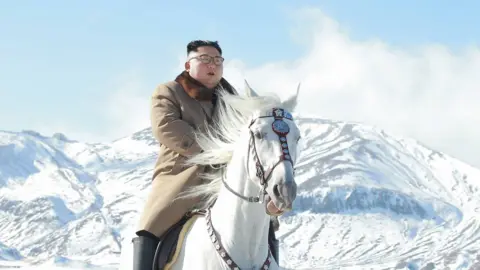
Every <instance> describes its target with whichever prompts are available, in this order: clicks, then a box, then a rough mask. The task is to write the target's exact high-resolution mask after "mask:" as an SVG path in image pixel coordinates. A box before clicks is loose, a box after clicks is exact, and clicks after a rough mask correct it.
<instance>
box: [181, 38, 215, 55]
mask: <svg viewBox="0 0 480 270" xmlns="http://www.w3.org/2000/svg"><path fill="white" fill-rule="evenodd" d="M203 46H211V47H214V48H215V49H217V50H218V52H219V53H220V55H221V54H222V48H220V45H218V41H210V40H193V41H190V42H189V43H188V45H187V55H188V54H189V53H190V52H192V51H193V52H196V51H197V50H198V48H199V47H203Z"/></svg>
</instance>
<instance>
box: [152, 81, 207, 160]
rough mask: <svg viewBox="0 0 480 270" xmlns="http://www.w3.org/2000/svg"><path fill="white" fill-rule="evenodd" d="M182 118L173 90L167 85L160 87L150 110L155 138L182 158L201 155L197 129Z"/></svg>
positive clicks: (156, 90)
mask: <svg viewBox="0 0 480 270" xmlns="http://www.w3.org/2000/svg"><path fill="white" fill-rule="evenodd" d="M180 116H181V113H180V105H179V104H178V102H177V101H176V99H175V97H174V95H173V93H172V92H171V90H170V89H169V88H168V87H167V86H165V85H160V86H158V87H157V89H155V91H154V93H153V95H152V100H151V108H150V119H151V126H152V132H153V136H154V137H155V138H156V139H157V140H158V141H159V142H160V143H161V144H164V145H165V146H166V147H168V148H169V149H171V150H173V151H175V152H177V153H179V154H180V155H182V156H190V155H192V154H196V153H200V152H201V148H200V146H199V145H198V144H197V143H196V141H195V137H194V132H195V129H194V128H193V126H191V125H190V124H189V123H188V122H186V121H183V120H182V119H181V118H180Z"/></svg>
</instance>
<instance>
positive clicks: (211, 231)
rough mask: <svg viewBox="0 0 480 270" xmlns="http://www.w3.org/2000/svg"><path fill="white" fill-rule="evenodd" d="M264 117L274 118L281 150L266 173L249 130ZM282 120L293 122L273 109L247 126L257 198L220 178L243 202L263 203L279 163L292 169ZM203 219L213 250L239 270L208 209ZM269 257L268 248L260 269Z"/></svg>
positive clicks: (234, 268)
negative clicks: (213, 223)
mask: <svg viewBox="0 0 480 270" xmlns="http://www.w3.org/2000/svg"><path fill="white" fill-rule="evenodd" d="M266 117H274V118H275V120H274V121H273V123H272V130H273V131H274V132H275V133H276V134H277V135H278V139H279V140H280V145H281V149H282V154H281V155H280V158H279V160H278V161H277V162H276V163H275V164H274V165H273V166H272V167H271V168H270V169H269V170H268V171H265V168H264V167H263V165H262V163H261V162H260V158H259V157H258V152H257V148H256V144H255V134H254V133H253V131H252V130H251V129H250V128H251V126H252V125H253V124H254V123H255V121H256V120H257V119H259V118H266ZM283 119H289V120H293V117H292V115H291V114H290V113H289V112H287V111H285V110H284V109H280V108H273V109H272V111H271V113H270V114H268V115H264V116H259V117H257V118H254V119H252V121H251V123H250V125H249V126H248V128H249V129H250V141H249V146H248V159H247V160H250V159H249V157H250V152H251V148H252V147H253V153H254V157H253V158H254V160H255V167H256V169H257V172H256V177H258V178H260V185H261V186H262V189H261V190H260V194H259V196H256V197H254V196H250V197H246V196H243V195H242V194H239V193H238V192H236V191H235V190H233V189H232V188H231V187H229V186H228V184H227V183H226V182H225V177H222V181H223V184H224V185H225V187H226V188H227V189H228V190H229V191H230V192H232V193H233V194H235V195H236V196H238V197H240V198H242V199H243V200H245V201H247V202H259V203H263V202H264V201H265V195H266V194H267V191H266V189H267V184H268V180H269V178H270V176H271V174H272V172H273V170H274V169H275V168H276V167H277V166H278V164H280V162H283V161H287V162H290V164H291V165H292V167H294V165H293V161H292V158H291V156H290V150H289V149H288V142H287V134H288V133H289V132H290V127H289V126H288V124H287V123H286V122H285V121H284V120H283ZM248 164H249V163H248V162H247V174H248V172H249V171H250V170H249V168H248ZM266 172H267V174H266ZM294 172H295V170H294ZM224 173H225V171H224ZM224 176H225V175H224ZM248 177H249V178H251V177H250V175H249V174H248ZM261 197H262V199H261ZM205 218H206V225H207V231H208V235H209V237H210V239H211V241H212V243H213V245H214V247H215V250H217V252H218V254H219V255H220V257H222V260H223V261H224V262H225V263H226V264H227V265H228V266H229V268H230V269H232V270H239V267H238V265H237V264H236V263H235V262H234V261H233V259H232V258H231V257H230V255H229V254H228V252H227V251H226V250H225V248H224V247H223V245H222V243H221V241H220V239H219V235H218V234H217V232H216V231H215V228H214V227H213V225H212V219H211V212H210V208H207V209H206V214H205ZM270 256H271V251H270V247H269V250H268V254H267V257H266V258H265V261H264V262H263V264H262V266H261V267H260V269H268V268H269V267H270V264H271V260H270Z"/></svg>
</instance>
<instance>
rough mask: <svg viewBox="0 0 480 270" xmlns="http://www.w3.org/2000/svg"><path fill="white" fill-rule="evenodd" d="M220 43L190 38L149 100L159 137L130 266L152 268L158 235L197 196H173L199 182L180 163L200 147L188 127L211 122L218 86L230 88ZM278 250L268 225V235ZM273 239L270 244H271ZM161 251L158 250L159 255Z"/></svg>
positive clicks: (199, 169)
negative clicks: (172, 75) (170, 77)
mask: <svg viewBox="0 0 480 270" xmlns="http://www.w3.org/2000/svg"><path fill="white" fill-rule="evenodd" d="M223 61H224V58H223V57H222V49H221V48H220V46H219V44H218V43H217V42H213V41H203V40H195V41H192V42H190V43H189V44H188V45H187V61H186V62H185V70H184V71H183V72H182V73H181V74H179V75H178V76H177V77H176V79H175V80H174V81H170V82H167V83H165V84H161V85H159V86H158V87H157V88H156V89H155V91H154V93H153V95H152V102H151V126H152V132H153V135H154V137H155V138H156V139H157V140H158V141H159V143H160V151H159V155H158V159H157V162H156V165H155V168H154V172H153V182H152V189H151V191H150V194H149V196H148V198H147V201H146V204H145V206H144V211H143V213H142V215H141V217H140V222H139V226H138V228H137V232H136V234H137V235H138V237H136V238H135V239H134V241H133V242H134V270H139V269H142V270H145V269H152V265H153V261H154V255H155V251H156V248H157V246H158V245H159V243H161V239H163V237H165V235H166V234H168V232H167V231H168V230H169V229H170V228H172V226H174V225H175V224H176V223H177V222H179V221H180V220H181V219H182V217H184V215H185V213H187V212H188V211H189V210H191V208H192V207H193V206H194V205H195V204H196V203H197V202H198V199H194V200H192V199H190V200H187V199H182V200H175V202H174V203H172V201H173V199H174V198H175V197H176V195H178V193H179V192H180V191H182V190H184V189H185V188H186V187H188V186H191V185H196V184H199V181H200V178H199V177H198V176H197V174H198V173H200V172H202V171H203V170H204V169H205V168H203V167H201V166H192V167H186V166H184V164H183V163H184V161H186V159H187V158H188V157H189V156H191V155H193V154H196V153H199V152H200V151H201V149H200V147H199V146H198V144H197V143H196V142H195V140H194V135H193V132H194V131H195V130H196V129H199V130H202V128H204V125H205V123H207V124H208V123H210V122H211V121H212V117H213V114H214V110H215V104H216V95H215V92H216V91H217V89H219V88H223V89H225V90H227V91H228V92H229V93H231V94H237V92H236V91H235V89H234V88H233V87H232V86H231V85H230V84H229V83H228V82H227V81H226V80H225V79H224V78H223V77H222V76H223ZM269 241H270V242H271V246H272V251H273V253H274V254H275V255H276V256H278V255H277V252H278V251H277V249H278V247H277V246H276V243H277V242H275V241H276V239H275V236H274V233H273V230H272V231H271V233H270V239H269ZM272 243H273V244H272ZM165 256H166V255H165V254H163V257H165Z"/></svg>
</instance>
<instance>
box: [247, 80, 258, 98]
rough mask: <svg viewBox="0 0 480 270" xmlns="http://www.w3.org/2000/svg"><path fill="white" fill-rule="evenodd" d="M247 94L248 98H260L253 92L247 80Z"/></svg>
mask: <svg viewBox="0 0 480 270" xmlns="http://www.w3.org/2000/svg"><path fill="white" fill-rule="evenodd" d="M245 93H246V94H247V97H258V94H257V93H256V92H255V91H253V89H252V88H251V87H250V85H249V84H248V82H247V80H245Z"/></svg>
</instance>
